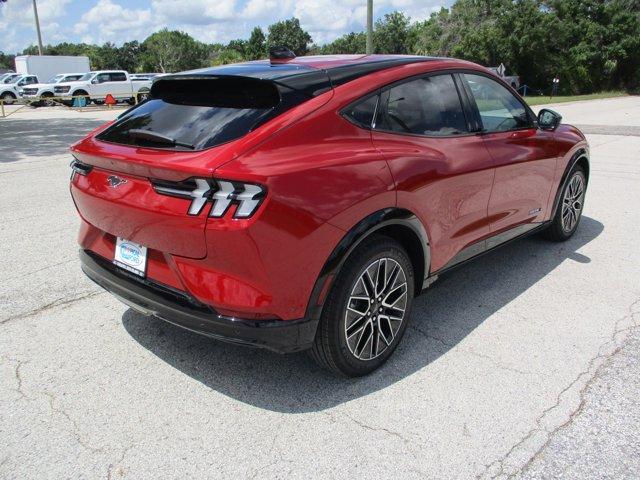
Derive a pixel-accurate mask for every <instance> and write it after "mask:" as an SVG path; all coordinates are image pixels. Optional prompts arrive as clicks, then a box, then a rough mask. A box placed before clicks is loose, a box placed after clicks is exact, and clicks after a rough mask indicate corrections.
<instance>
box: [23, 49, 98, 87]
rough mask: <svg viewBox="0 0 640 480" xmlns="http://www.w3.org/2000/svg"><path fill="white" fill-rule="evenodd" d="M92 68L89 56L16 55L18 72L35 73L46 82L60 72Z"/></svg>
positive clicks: (24, 73) (83, 71)
mask: <svg viewBox="0 0 640 480" xmlns="http://www.w3.org/2000/svg"><path fill="white" fill-rule="evenodd" d="M89 70H91V67H90V65H89V57H85V56H79V57H67V56H63V55H20V56H17V57H16V73H21V74H23V75H35V76H36V77H38V81H40V82H42V83H44V82H48V81H49V79H51V78H53V77H55V76H56V75H58V74H59V73H72V72H73V73H75V72H82V73H86V72H88V71H89Z"/></svg>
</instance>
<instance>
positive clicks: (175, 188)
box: [151, 178, 266, 218]
mask: <svg viewBox="0 0 640 480" xmlns="http://www.w3.org/2000/svg"><path fill="white" fill-rule="evenodd" d="M151 183H152V185H153V189H154V190H155V191H156V193H159V194H161V195H170V196H173V197H180V198H186V199H190V200H191V203H190V204H189V208H188V209H187V214H188V215H199V214H200V213H201V212H202V209H203V208H204V207H205V205H207V204H208V203H211V210H210V211H209V214H208V215H209V216H210V217H214V218H221V217H223V216H224V215H225V214H226V213H227V211H228V210H229V207H230V206H231V205H234V204H235V205H237V208H236V211H235V213H234V215H233V217H234V218H249V217H251V215H253V214H254V213H255V211H256V210H257V209H258V207H259V206H260V203H262V200H263V199H264V197H265V193H266V190H265V188H264V187H262V186H260V185H256V184H253V183H245V182H237V181H232V180H218V179H204V178H191V179H189V180H185V181H182V182H169V181H165V180H151Z"/></svg>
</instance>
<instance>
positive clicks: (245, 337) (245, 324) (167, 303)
mask: <svg viewBox="0 0 640 480" xmlns="http://www.w3.org/2000/svg"><path fill="white" fill-rule="evenodd" d="M80 262H81V265H82V270H83V271H84V273H85V274H86V275H87V276H88V277H89V278H90V279H91V280H93V281H94V282H95V283H97V284H98V285H100V286H101V287H102V288H104V289H105V290H107V291H108V292H110V293H112V294H113V295H114V296H116V297H117V298H118V299H120V300H121V301H122V302H124V303H125V304H127V305H129V306H130V307H131V308H133V309H134V310H137V311H139V312H142V313H144V314H146V315H154V316H156V317H158V318H160V319H162V320H165V321H167V322H170V323H173V324H175V325H177V326H180V327H182V328H186V329H188V330H191V331H193V332H196V333H200V334H202V335H206V336H209V337H212V338H215V339H218V340H222V341H225V342H231V343H237V344H241V345H248V346H253V347H260V348H266V349H268V350H272V351H275V352H278V353H289V352H296V351H300V350H306V349H308V348H310V347H311V345H312V343H313V339H314V337H315V333H316V328H317V320H309V319H300V320H247V319H239V318H232V317H227V316H224V315H220V314H218V313H217V312H216V311H215V310H214V309H212V308H210V307H208V306H207V305H204V304H202V303H200V302H198V301H197V300H195V299H194V298H193V297H191V296H189V295H188V294H186V293H185V292H180V291H178V290H174V289H172V288H170V287H166V286H164V285H161V284H158V283H155V282H151V281H148V280H145V279H142V278H137V277H136V276H135V275H133V274H129V273H128V272H125V271H123V270H120V269H119V268H117V267H116V266H114V265H113V264H111V263H110V262H109V261H108V260H105V259H103V258H102V257H99V256H97V255H94V254H92V253H90V252H88V251H85V250H80Z"/></svg>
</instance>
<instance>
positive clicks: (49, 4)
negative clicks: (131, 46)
mask: <svg viewBox="0 0 640 480" xmlns="http://www.w3.org/2000/svg"><path fill="white" fill-rule="evenodd" d="M143 1H144V2H145V4H146V6H143V7H139V8H132V7H129V6H127V5H128V2H127V1H126V0H91V1H81V2H79V1H78V0H38V11H39V13H40V19H41V25H42V28H43V33H44V34H45V35H44V37H45V38H44V41H45V43H56V42H60V41H73V42H78V41H84V42H89V43H92V42H95V43H103V42H106V41H110V42H113V43H116V44H122V43H123V42H125V41H129V40H134V39H137V40H144V38H145V37H146V36H148V35H149V34H151V33H152V32H154V31H156V30H158V29H160V28H163V27H167V28H169V29H176V30H182V31H185V32H187V33H189V34H190V35H192V36H194V37H195V38H196V39H198V40H201V41H204V42H227V41H229V40H232V39H235V38H246V37H248V36H249V32H250V31H251V29H252V28H253V27H254V26H256V25H258V26H261V27H262V28H263V29H264V30H265V31H266V28H267V26H268V25H270V24H272V23H274V22H277V21H280V20H285V19H288V18H291V17H293V16H296V17H298V18H299V19H300V23H301V25H302V28H304V29H305V30H307V31H308V32H309V33H310V34H311V36H312V38H313V40H314V42H315V43H320V44H322V43H325V42H329V41H332V40H334V39H335V38H337V37H339V36H340V35H343V34H345V33H348V32H350V31H361V30H363V29H364V27H365V23H366V2H365V0H143ZM139 3H140V2H137V4H139ZM451 3H452V0H426V1H425V0H376V1H375V2H374V16H375V18H380V17H381V16H382V15H383V14H384V13H387V12H390V11H392V10H400V11H402V12H404V13H405V14H407V15H409V16H411V18H412V20H414V21H415V20H423V19H426V18H428V17H429V15H430V14H431V12H432V11H435V10H438V9H439V8H440V6H441V5H450V4H451ZM145 4H143V5H145ZM69 7H73V8H69ZM78 9H81V10H82V9H85V11H83V12H82V11H80V12H79V11H78ZM69 17H72V18H76V17H77V18H79V20H78V21H77V22H76V23H75V25H70V21H69V20H68V18H69ZM0 38H2V39H3V42H2V43H3V45H2V47H1V48H3V49H5V51H16V50H18V49H22V48H24V47H26V46H27V45H29V44H33V43H35V38H36V37H35V32H34V28H33V12H32V6H31V0H9V1H8V2H7V3H2V4H0Z"/></svg>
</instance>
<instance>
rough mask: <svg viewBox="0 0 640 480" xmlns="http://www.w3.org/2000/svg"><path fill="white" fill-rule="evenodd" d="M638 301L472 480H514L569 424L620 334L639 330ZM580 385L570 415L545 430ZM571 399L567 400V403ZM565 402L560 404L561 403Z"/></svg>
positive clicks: (616, 349) (615, 347) (620, 344)
mask: <svg viewBox="0 0 640 480" xmlns="http://www.w3.org/2000/svg"><path fill="white" fill-rule="evenodd" d="M637 307H640V298H638V299H636V300H635V301H634V302H633V303H632V304H631V305H630V306H629V307H628V311H627V314H626V315H625V316H623V317H621V318H619V319H618V320H617V321H616V323H615V327H614V331H613V333H612V334H611V337H610V338H609V340H607V341H606V342H604V343H603V344H602V345H601V346H600V347H599V348H598V354H597V355H596V356H595V357H593V358H592V359H591V360H590V361H589V362H588V364H587V368H585V369H584V370H583V371H582V372H580V373H579V374H578V375H577V376H576V377H575V378H574V379H573V380H572V381H571V382H570V383H569V385H568V386H566V387H565V388H563V389H562V391H561V392H560V393H558V395H557V396H556V400H555V402H554V404H553V405H551V406H550V407H548V408H546V409H545V410H543V412H542V413H541V414H540V415H539V416H538V417H537V418H536V419H535V421H534V427H533V428H531V429H530V430H529V431H528V432H527V433H526V434H525V435H524V436H523V437H522V438H521V439H520V440H519V441H518V442H516V443H515V444H514V445H513V446H512V447H511V448H510V449H509V450H508V451H507V452H506V453H505V454H504V455H502V456H501V457H500V458H498V459H497V460H495V461H493V462H491V463H490V464H488V465H485V467H484V469H483V471H482V472H480V473H479V474H478V475H476V479H484V478H491V479H496V478H509V479H511V478H514V477H516V476H518V475H520V474H522V473H523V472H524V471H525V470H526V469H527V468H528V467H529V466H530V465H531V464H532V463H533V462H534V461H535V460H536V459H537V458H538V457H539V456H540V454H541V453H542V452H543V451H544V449H545V448H546V447H547V446H548V445H549V443H550V442H551V440H552V439H553V437H554V436H555V435H556V434H557V433H558V432H560V431H561V430H563V429H564V428H566V427H567V426H568V425H570V424H571V423H572V422H573V421H574V419H575V418H576V416H577V415H579V414H580V412H582V410H583V408H584V405H585V393H586V391H587V390H588V388H589V387H590V386H591V385H592V384H593V382H594V381H595V380H596V379H597V378H599V375H600V373H601V372H602V370H603V369H604V368H605V367H606V366H607V365H608V364H609V362H610V361H611V360H612V359H613V357H615V355H616V354H618V353H619V352H620V350H621V349H622V347H623V346H624V342H625V340H626V338H628V335H626V336H625V338H623V339H618V337H619V336H620V335H621V334H628V333H630V332H631V331H632V330H634V329H636V328H638V327H640V323H639V322H640V320H637V319H636V316H639V317H640V315H639V314H640V308H637ZM625 322H628V323H629V325H627V326H624V327H622V324H623V323H625ZM581 383H582V386H581V387H580V389H579V390H578V392H577V405H576V407H575V408H573V409H572V410H571V412H570V413H569V414H568V415H567V416H566V419H565V420H564V421H562V422H560V423H559V424H558V425H556V426H555V427H553V428H549V429H547V428H546V427H545V426H544V425H543V424H544V421H545V419H546V417H547V416H548V415H550V414H551V413H552V412H553V411H554V410H556V409H557V408H560V407H561V406H562V404H563V397H565V395H566V394H568V393H569V392H571V391H572V390H574V387H575V386H577V385H580V384H581ZM570 401H571V399H569V400H567V402H570ZM567 402H564V403H565V404H566V403H567ZM538 435H543V436H544V441H543V442H542V443H541V444H540V445H539V446H538V447H536V448H535V450H534V451H533V453H532V454H529V455H528V459H527V460H526V461H525V462H524V463H522V464H521V465H520V466H519V467H517V468H513V465H512V468H511V471H509V472H507V471H506V470H507V468H508V466H507V464H508V461H509V459H510V458H511V457H512V456H513V455H514V454H515V453H516V452H517V451H518V450H519V449H520V448H524V449H526V444H527V443H528V442H529V441H530V440H532V439H533V438H534V437H536V436H538Z"/></svg>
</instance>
